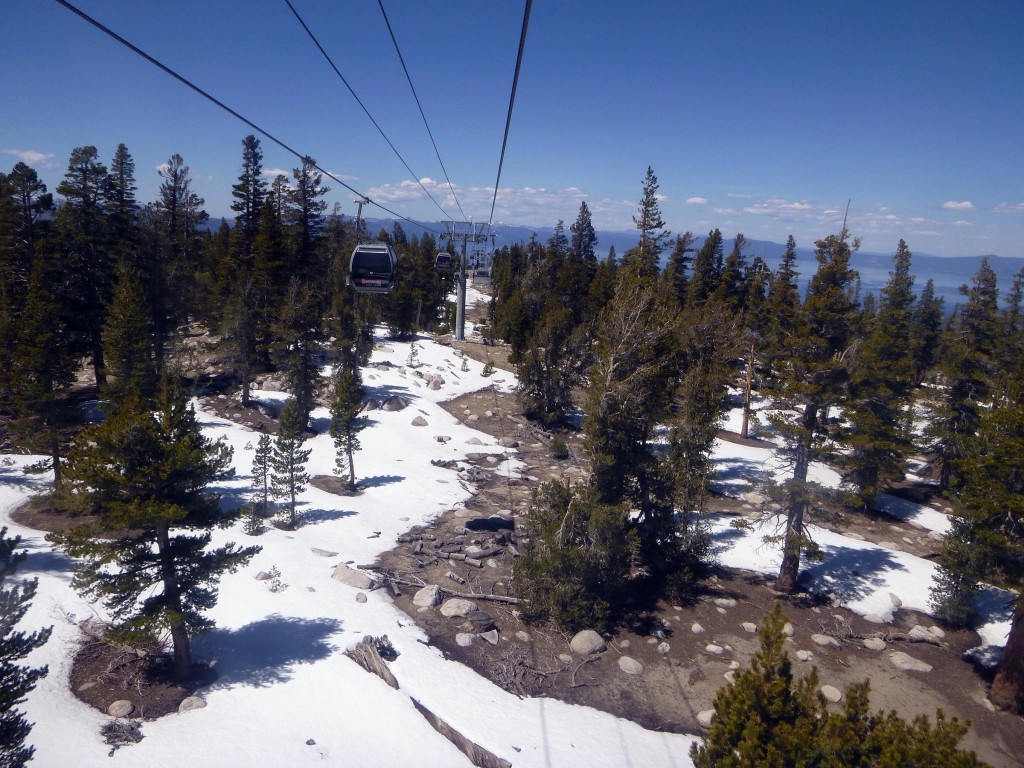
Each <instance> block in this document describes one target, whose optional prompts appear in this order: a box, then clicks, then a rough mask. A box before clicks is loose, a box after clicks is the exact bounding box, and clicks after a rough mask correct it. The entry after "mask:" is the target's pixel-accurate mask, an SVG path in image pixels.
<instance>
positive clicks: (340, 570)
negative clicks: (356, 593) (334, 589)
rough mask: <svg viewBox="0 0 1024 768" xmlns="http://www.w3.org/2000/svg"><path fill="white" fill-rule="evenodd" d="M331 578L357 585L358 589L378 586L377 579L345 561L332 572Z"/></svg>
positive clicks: (349, 584)
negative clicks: (351, 566) (350, 566)
mask: <svg viewBox="0 0 1024 768" xmlns="http://www.w3.org/2000/svg"><path fill="white" fill-rule="evenodd" d="M331 578H333V579H335V580H336V581H340V582H341V583H342V584H347V585H348V586H350V587H355V588H356V589H376V588H377V581H376V579H374V578H373V577H372V576H370V575H369V574H366V573H363V572H362V571H357V570H356V569H355V568H349V567H348V566H347V565H345V564H344V563H341V564H340V565H338V566H337V567H336V568H335V569H334V573H332V574H331Z"/></svg>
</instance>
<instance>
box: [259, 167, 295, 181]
mask: <svg viewBox="0 0 1024 768" xmlns="http://www.w3.org/2000/svg"><path fill="white" fill-rule="evenodd" d="M263 175H264V176H266V177H267V178H268V179H276V178H277V177H278V176H284V177H285V178H286V179H290V178H291V177H292V172H291V171H286V170H285V169H284V168H264V169H263Z"/></svg>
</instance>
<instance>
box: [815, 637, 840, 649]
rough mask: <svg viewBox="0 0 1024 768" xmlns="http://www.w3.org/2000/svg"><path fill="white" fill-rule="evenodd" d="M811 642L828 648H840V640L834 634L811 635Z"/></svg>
mask: <svg viewBox="0 0 1024 768" xmlns="http://www.w3.org/2000/svg"><path fill="white" fill-rule="evenodd" d="M811 642H812V643H815V644H816V645H823V646H825V647H826V648H838V647H839V641H838V640H836V639H835V638H834V637H832V635H818V634H814V635H811Z"/></svg>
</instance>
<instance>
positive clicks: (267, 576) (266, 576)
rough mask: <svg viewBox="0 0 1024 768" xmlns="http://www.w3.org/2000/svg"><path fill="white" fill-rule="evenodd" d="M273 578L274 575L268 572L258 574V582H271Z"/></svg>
mask: <svg viewBox="0 0 1024 768" xmlns="http://www.w3.org/2000/svg"><path fill="white" fill-rule="evenodd" d="M272 578H274V574H272V573H268V572H267V571H260V572H259V573H257V574H256V581H270V580H271V579H272Z"/></svg>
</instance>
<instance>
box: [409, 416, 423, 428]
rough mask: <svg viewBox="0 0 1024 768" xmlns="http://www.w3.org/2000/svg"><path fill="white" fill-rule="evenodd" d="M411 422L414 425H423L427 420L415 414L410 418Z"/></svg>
mask: <svg viewBox="0 0 1024 768" xmlns="http://www.w3.org/2000/svg"><path fill="white" fill-rule="evenodd" d="M411 424H412V425H413V426H414V427H425V426H427V420H426V419H424V418H423V417H422V416H417V417H416V418H414V419H413V420H412V422H411Z"/></svg>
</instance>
